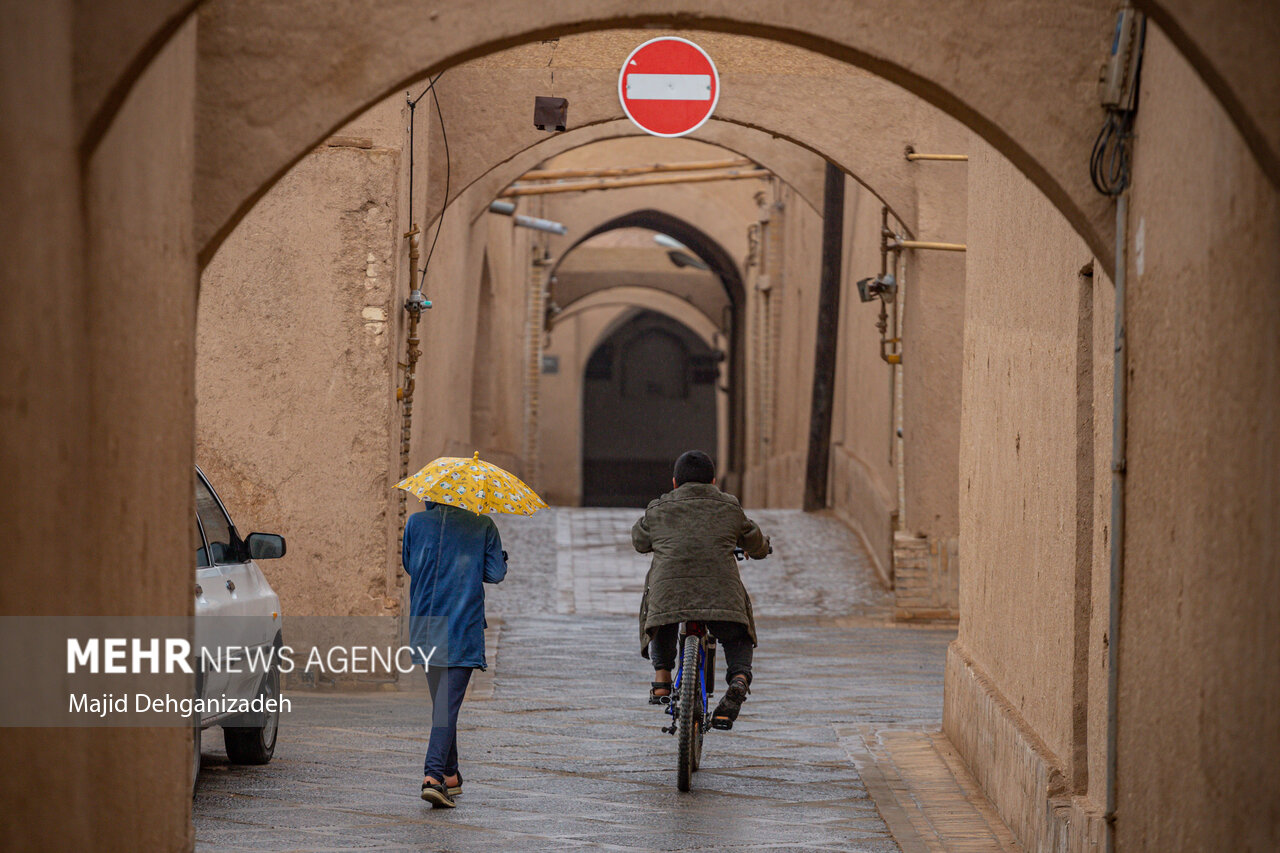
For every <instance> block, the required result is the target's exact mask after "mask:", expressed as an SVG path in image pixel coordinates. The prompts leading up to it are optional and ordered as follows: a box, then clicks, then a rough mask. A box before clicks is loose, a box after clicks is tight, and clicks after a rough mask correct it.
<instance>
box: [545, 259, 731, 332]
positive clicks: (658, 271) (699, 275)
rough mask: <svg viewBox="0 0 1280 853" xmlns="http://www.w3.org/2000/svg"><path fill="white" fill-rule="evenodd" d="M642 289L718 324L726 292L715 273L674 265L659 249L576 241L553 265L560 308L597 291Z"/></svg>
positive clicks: (722, 315)
mask: <svg viewBox="0 0 1280 853" xmlns="http://www.w3.org/2000/svg"><path fill="white" fill-rule="evenodd" d="M624 288H628V289H629V288H642V289H644V290H646V291H648V292H650V293H665V294H667V295H669V296H671V297H673V298H675V299H677V300H679V301H681V302H683V303H685V304H687V305H688V306H690V307H691V308H693V309H695V310H697V311H698V313H700V314H701V315H702V316H704V317H706V318H707V320H708V321H710V322H711V323H714V324H715V327H716V328H717V329H718V328H720V325H721V323H722V322H723V318H724V314H725V311H726V310H727V309H728V308H729V306H730V303H729V297H728V295H727V294H726V293H725V291H724V288H723V287H721V285H720V279H719V277H717V276H716V275H715V274H714V273H710V272H704V271H703V270H698V269H693V268H688V269H677V268H676V267H675V266H674V265H673V264H672V263H671V261H670V260H669V259H668V258H667V253H666V251H664V250H663V249H660V248H658V247H657V246H653V247H652V248H648V249H642V248H629V247H628V248H621V247H617V248H596V247H594V246H591V245H587V246H579V247H578V248H576V249H574V250H573V252H572V253H571V254H570V255H569V256H568V257H567V258H565V262H564V263H563V264H561V265H560V266H559V267H558V268H557V270H556V277H555V283H554V285H553V292H552V295H553V298H554V300H555V303H556V304H557V305H558V306H559V307H560V308H561V309H569V308H571V307H573V306H574V305H575V304H576V303H579V302H581V301H582V300H584V299H586V298H588V297H590V296H592V295H594V294H596V293H600V292H605V291H619V290H621V289H624Z"/></svg>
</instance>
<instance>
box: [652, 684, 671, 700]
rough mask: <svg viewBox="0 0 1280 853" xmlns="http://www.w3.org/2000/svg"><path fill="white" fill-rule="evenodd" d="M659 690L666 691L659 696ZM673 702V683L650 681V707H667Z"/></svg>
mask: <svg viewBox="0 0 1280 853" xmlns="http://www.w3.org/2000/svg"><path fill="white" fill-rule="evenodd" d="M659 690H665V691H667V692H666V693H663V694H662V695H661V696H659V695H658V691H659ZM670 702H671V682H670V681H650V682H649V704H650V705H666V704H668V703H670Z"/></svg>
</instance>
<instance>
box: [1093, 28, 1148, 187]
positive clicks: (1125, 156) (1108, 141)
mask: <svg viewBox="0 0 1280 853" xmlns="http://www.w3.org/2000/svg"><path fill="white" fill-rule="evenodd" d="M1146 35H1147V23H1146V19H1145V18H1142V19H1141V22H1140V23H1139V25H1138V35H1137V42H1138V43H1137V47H1136V52H1135V56H1136V59H1135V63H1134V65H1135V67H1134V73H1133V83H1132V88H1133V95H1132V103H1131V104H1128V105H1127V106H1110V107H1108V109H1107V118H1106V121H1104V122H1103V124H1102V129H1101V130H1099V131H1098V138H1097V139H1096V140H1095V141H1094V143H1093V152H1092V153H1091V154H1090V155H1089V178H1090V180H1092V181H1093V188H1094V189H1096V190H1097V191H1098V192H1100V193H1102V194H1103V195H1105V196H1111V197H1113V198H1114V197H1115V196H1118V195H1120V194H1121V193H1123V192H1124V191H1125V189H1126V188H1127V187H1128V186H1129V174H1130V166H1131V163H1130V148H1131V145H1132V142H1133V119H1134V116H1135V115H1137V113H1138V91H1139V83H1140V82H1141V75H1142V64H1141V56H1142V47H1143V44H1144V43H1145V41H1146ZM1113 49H1114V48H1113Z"/></svg>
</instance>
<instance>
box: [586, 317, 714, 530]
mask: <svg viewBox="0 0 1280 853" xmlns="http://www.w3.org/2000/svg"><path fill="white" fill-rule="evenodd" d="M719 358H720V356H719V355H718V354H717V353H716V351H715V350H713V349H711V348H710V347H709V346H707V345H706V343H704V342H703V340H702V339H701V338H699V337H698V336H697V335H696V334H694V333H693V332H692V331H691V330H690V329H689V328H688V327H687V326H685V325H684V324H682V323H679V322H676V321H675V320H673V319H671V318H669V317H667V316H665V315H663V314H658V313H656V312H653V311H640V312H638V313H637V314H636V315H635V316H633V317H632V318H631V319H629V320H627V321H626V322H625V323H623V324H622V325H621V326H619V327H618V328H617V329H616V330H615V331H614V332H613V333H612V334H610V335H609V336H608V337H607V338H605V339H604V340H603V341H601V342H600V344H599V345H598V346H597V347H596V348H595V350H594V351H593V352H592V354H591V358H590V359H589V360H588V361H587V367H586V376H585V378H584V381H583V407H582V408H583V429H582V503H583V505H584V506H628V507H642V506H645V505H646V504H648V503H649V501H651V500H653V499H654V498H656V497H657V496H658V495H660V494H662V493H663V492H668V491H670V490H671V467H672V464H673V463H674V462H675V459H676V457H677V456H679V455H680V454H681V453H683V452H684V451H686V450H691V449H698V450H705V451H707V452H708V453H711V454H712V455H714V454H715V448H716V379H717V377H718V375H719Z"/></svg>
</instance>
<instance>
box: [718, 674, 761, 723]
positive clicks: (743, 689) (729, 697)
mask: <svg viewBox="0 0 1280 853" xmlns="http://www.w3.org/2000/svg"><path fill="white" fill-rule="evenodd" d="M750 692H751V688H750V687H748V686H747V680H746V679H745V678H735V679H734V680H733V681H732V682H730V683H729V689H728V690H726V691H725V693H724V698H723V699H721V700H720V704H719V705H717V706H716V709H715V711H713V712H712V714H711V728H713V729H722V730H724V731H728V730H729V729H732V728H733V724H734V721H735V720H737V719H738V712H739V711H741V710H742V703H743V702H745V701H747V694H748V693H750Z"/></svg>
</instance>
